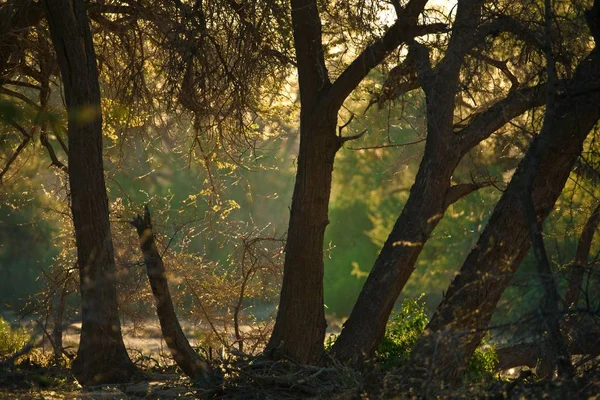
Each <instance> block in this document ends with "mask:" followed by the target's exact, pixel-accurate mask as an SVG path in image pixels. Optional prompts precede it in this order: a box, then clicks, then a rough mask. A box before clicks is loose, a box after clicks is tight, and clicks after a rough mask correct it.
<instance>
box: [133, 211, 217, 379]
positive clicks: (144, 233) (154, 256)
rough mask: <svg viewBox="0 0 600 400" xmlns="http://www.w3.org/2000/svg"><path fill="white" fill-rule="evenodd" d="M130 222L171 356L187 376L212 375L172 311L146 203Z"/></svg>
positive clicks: (167, 286)
mask: <svg viewBox="0 0 600 400" xmlns="http://www.w3.org/2000/svg"><path fill="white" fill-rule="evenodd" d="M131 224H132V225H133V226H134V227H135V228H136V230H137V233H138V236H139V238H140V248H141V250H142V254H143V255H144V262H145V264H146V271H147V273H148V280H149V281H150V287H151V288H152V294H153V295H154V300H155V302H156V314H157V315H158V320H159V321H160V329H161V331H162V334H163V338H164V339H165V342H166V343H167V347H169V350H170V351H171V355H172V356H173V359H174V360H175V362H176V363H177V365H178V366H179V368H181V370H182V371H183V372H184V373H185V374H186V375H187V376H189V377H190V378H192V379H195V380H199V379H210V378H211V377H213V376H214V374H213V371H212V370H211V368H210V366H209V365H208V363H207V362H206V361H204V360H203V359H202V358H201V357H200V356H199V355H198V353H196V352H195V351H194V349H193V348H192V346H191V345H190V342H189V341H188V340H187V338H186V337H185V334H184V333H183V330H182V329H181V325H180V324H179V320H178V319H177V314H175V307H174V306H173V300H172V299H171V292H170V291H169V283H168V281H167V276H166V272H165V265H164V263H163V260H162V257H161V255H160V253H159V252H158V249H157V248H156V244H155V242H154V232H153V231H152V221H151V219H150V210H149V209H148V206H146V207H145V208H144V216H143V217H142V216H140V215H138V216H137V217H136V218H135V219H134V220H133V221H131Z"/></svg>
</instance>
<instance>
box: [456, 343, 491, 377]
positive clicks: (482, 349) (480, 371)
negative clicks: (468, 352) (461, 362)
mask: <svg viewBox="0 0 600 400" xmlns="http://www.w3.org/2000/svg"><path fill="white" fill-rule="evenodd" d="M497 363H498V355H497V354H496V347H495V346H494V345H492V344H490V343H489V338H487V337H486V338H484V339H483V341H482V342H481V345H480V346H479V347H478V348H477V349H475V352H474V353H473V357H472V358H471V360H470V361H469V363H468V364H467V369H466V370H465V372H464V377H465V379H466V380H467V381H471V382H473V381H483V380H486V379H490V378H492V377H493V376H494V374H495V372H496V368H495V367H496V364H497Z"/></svg>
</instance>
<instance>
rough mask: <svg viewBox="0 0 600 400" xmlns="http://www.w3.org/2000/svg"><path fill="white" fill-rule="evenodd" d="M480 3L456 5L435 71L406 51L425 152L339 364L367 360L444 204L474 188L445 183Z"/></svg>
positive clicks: (454, 155) (422, 54) (336, 351)
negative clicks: (416, 87)
mask: <svg viewBox="0 0 600 400" xmlns="http://www.w3.org/2000/svg"><path fill="white" fill-rule="evenodd" d="M482 3H483V1H482V0H467V1H463V2H461V3H459V6H458V10H457V15H456V24H455V28H454V29H453V34H452V37H451V38H450V42H449V44H448V50H447V54H449V56H447V57H444V59H443V60H442V61H440V62H439V64H438V65H437V66H436V67H435V69H434V68H433V66H432V65H431V62H430V60H429V51H428V50H427V49H426V48H425V47H424V46H422V45H418V44H411V46H410V48H409V52H410V55H411V58H414V66H415V69H416V70H417V73H418V76H419V81H420V82H421V87H422V88H423V91H424V92H425V98H426V103H427V143H426V146H425V153H424V155H423V160H422V161H421V164H420V166H419V172H418V173H417V176H416V178H415V183H414V185H413V186H412V188H411V190H410V196H409V198H408V200H407V202H406V204H405V206H404V208H403V210H402V213H401V214H400V216H399V217H398V219H397V220H396V223H395V224H394V227H393V229H392V231H391V232H390V234H389V236H388V238H387V240H386V242H385V244H384V246H383V249H382V250H381V252H380V253H379V256H378V257H377V260H376V261H375V264H374V265H373V268H372V270H371V272H370V273H369V276H368V278H367V280H366V282H365V284H364V286H363V289H362V290H361V293H360V295H359V297H358V299H357V301H356V304H355V305H354V308H353V309H352V313H351V314H350V317H349V318H348V320H347V321H346V322H345V323H344V328H343V330H342V332H341V334H340V336H339V337H338V339H337V340H336V342H335V344H334V346H333V349H332V351H333V355H334V356H335V357H336V358H337V359H339V360H341V361H343V362H345V363H349V364H355V365H356V364H360V363H362V362H363V361H364V360H365V359H366V358H369V357H371V356H373V354H374V353H375V350H376V348H377V346H378V345H379V342H380V341H381V339H382V338H383V336H384V333H385V327H386V324H387V321H388V319H389V316H390V314H391V312H392V310H393V308H394V304H395V303H396V300H397V299H398V296H399V295H400V293H401V291H402V289H403V288H404V286H405V285H406V282H407V281H408V279H409V278H410V276H411V274H412V273H413V271H414V270H415V263H416V261H417V258H418V257H419V254H420V253H421V250H422V249H423V247H424V245H425V243H426V242H427V240H428V239H429V237H430V235H431V233H432V232H433V230H434V229H435V227H436V226H437V224H438V222H439V221H440V220H441V219H442V217H443V216H444V213H445V211H446V209H447V208H448V206H449V205H450V204H452V203H453V202H454V201H456V200H458V199H459V198H460V197H462V196H464V195H466V194H468V193H469V192H470V191H473V190H475V189H476V188H477V187H476V186H477V185H475V186H474V187H472V188H471V189H470V190H468V189H467V190H464V186H465V185H456V186H454V187H453V186H452V185H451V183H452V181H451V178H452V174H453V173H454V170H455V169H456V167H457V166H458V163H459V162H460V160H461V158H462V156H463V155H464V154H465V153H466V152H467V151H468V150H469V148H468V147H467V145H466V144H465V143H466V142H465V143H463V141H462V138H461V136H460V135H459V134H457V133H456V132H454V126H453V123H454V107H455V97H456V93H457V90H458V84H459V71H460V67H461V65H462V62H463V59H464V57H465V55H466V54H467V52H468V50H469V49H470V46H469V43H470V42H471V39H470V35H472V34H473V32H474V28H475V26H476V24H477V22H478V20H479V14H480V8H481V4H482ZM457 27H459V29H456V28H457ZM490 126H491V125H490ZM500 126H502V125H500ZM467 186H469V185H467Z"/></svg>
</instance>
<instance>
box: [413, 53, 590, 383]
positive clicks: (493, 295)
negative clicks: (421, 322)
mask: <svg viewBox="0 0 600 400" xmlns="http://www.w3.org/2000/svg"><path fill="white" fill-rule="evenodd" d="M599 86H600V52H599V51H598V50H597V49H595V50H594V51H593V52H592V53H590V55H589V56H588V57H586V58H585V59H584V60H583V61H582V62H581V64H580V65H579V66H578V69H577V71H576V73H575V77H574V78H573V80H572V81H571V82H570V84H569V90H568V92H567V93H569V96H566V97H565V98H562V99H561V100H559V101H558V102H557V104H556V114H555V115H556V116H557V117H556V119H555V120H554V122H553V123H551V124H546V125H545V126H544V130H543V131H542V132H541V134H540V137H541V136H547V139H548V141H549V145H548V147H547V149H546V151H545V152H544V154H543V155H542V159H541V163H540V166H539V168H538V170H537V174H536V179H535V182H534V186H533V191H532V197H533V201H534V204H535V207H536V210H537V214H538V218H539V219H540V221H543V220H544V219H545V217H546V216H547V215H548V214H549V213H550V211H551V210H552V208H553V206H554V203H555V201H556V199H557V198H558V196H559V195H560V193H561V191H562V188H563V187H564V184H565V182H566V180H567V178H568V176H569V173H570V171H571V168H572V167H573V164H574V163H575V160H576V159H577V157H578V156H579V154H580V153H581V149H582V146H583V142H584V140H585V138H586V137H587V135H588V134H589V132H590V131H591V129H592V128H593V127H594V125H595V124H596V123H597V121H598V118H600V92H599V91H598V87H599ZM590 87H592V88H595V89H594V90H590ZM536 140H537V139H536ZM529 156H530V155H529V154H527V155H526V156H525V159H524V160H523V161H522V162H521V164H520V166H519V168H518V169H517V172H516V173H515V176H514V177H513V179H512V180H511V183H510V184H509V185H508V188H507V189H506V191H505V192H504V194H503V195H502V198H501V199H500V201H499V202H498V204H497V205H496V207H495V208H494V212H493V213H492V216H491V218H490V220H489V222H488V224H487V226H486V228H485V230H484V232H483V233H482V235H481V237H480V238H479V241H478V242H477V245H476V246H475V247H474V248H473V250H472V251H471V253H470V254H469V256H468V257H467V259H466V260H465V262H464V264H463V266H462V268H461V270H460V273H459V275H458V276H457V277H456V278H455V279H454V280H453V281H452V284H451V285H450V288H449V289H448V292H447V293H446V295H445V296H444V299H443V300H442V303H441V304H440V305H439V306H438V308H437V309H436V311H435V313H434V315H433V317H432V319H431V321H430V322H429V325H428V326H427V329H426V332H425V334H424V335H423V336H422V337H421V338H420V339H419V341H418V342H417V344H416V345H415V347H414V352H413V355H412V360H413V363H414V366H415V370H421V371H423V370H425V371H429V372H431V373H432V375H433V376H435V377H436V379H439V380H442V381H447V382H456V381H458V380H459V379H460V377H461V375H462V371H463V370H464V368H465V366H466V363H467V362H468V360H469V359H470V358H471V356H472V355H473V352H474V351H475V348H476V347H477V346H478V344H479V343H480V342H481V339H482V337H483V335H484V334H485V330H486V328H487V326H488V323H489V321H490V319H491V317H492V313H493V311H494V309H495V307H496V304H497V302H498V300H499V299H500V296H501V295H502V293H503V292H504V290H505V288H506V287H507V286H508V285H509V283H510V281H511V279H512V277H513V275H514V273H515V271H516V269H517V267H518V266H519V264H520V263H521V261H522V260H523V258H524V257H525V254H526V253H527V251H528V250H529V247H530V243H531V242H530V237H529V229H528V226H527V224H526V222H525V218H524V215H523V210H522V201H521V200H522V199H521V194H520V190H521V180H522V179H524V175H525V174H526V172H527V171H524V170H523V165H527V164H528V162H527V160H526V159H527V157H529Z"/></svg>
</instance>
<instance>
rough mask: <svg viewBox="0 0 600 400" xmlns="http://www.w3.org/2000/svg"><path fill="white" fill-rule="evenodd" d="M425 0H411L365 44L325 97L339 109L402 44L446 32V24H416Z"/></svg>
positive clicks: (333, 106)
mask: <svg viewBox="0 0 600 400" xmlns="http://www.w3.org/2000/svg"><path fill="white" fill-rule="evenodd" d="M426 3H427V0H411V1H410V2H409V3H408V4H407V5H406V7H405V8H404V9H403V10H402V12H401V13H400V15H399V17H398V19H397V20H396V22H395V23H394V24H393V25H392V26H391V27H390V28H389V29H388V30H387V32H386V33H385V34H384V35H383V36H382V37H380V38H379V39H377V40H375V41H374V42H373V43H372V44H371V45H369V46H367V47H366V48H365V49H364V50H363V51H362V52H361V53H360V54H359V55H358V56H357V57H356V58H355V59H354V61H352V63H351V64H350V65H349V66H348V67H347V68H346V69H345V70H344V72H343V73H342V74H341V75H340V76H339V77H338V79H337V80H336V81H335V82H334V83H333V85H332V86H331V88H330V89H329V91H328V93H327V94H326V96H325V98H324V100H325V101H326V102H327V104H328V105H331V106H332V109H335V110H337V109H339V107H341V105H342V104H343V103H344V101H345V100H346V98H347V97H348V96H349V95H350V93H352V91H353V90H354V89H355V88H356V87H357V86H358V84H359V83H360V82H361V81H362V80H363V79H364V77H365V76H367V74H368V73H369V71H371V69H373V68H374V67H376V66H377V65H378V64H379V63H381V62H382V61H383V60H384V59H385V58H386V57H387V56H388V55H389V54H390V53H391V52H392V51H393V50H395V49H396V48H398V46H400V45H401V44H402V43H405V42H407V41H409V40H412V39H414V38H415V37H418V36H423V35H427V34H432V33H443V32H448V26H447V25H446V24H431V25H417V18H418V16H419V14H421V12H422V11H423V8H424V7H425V4H426Z"/></svg>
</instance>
